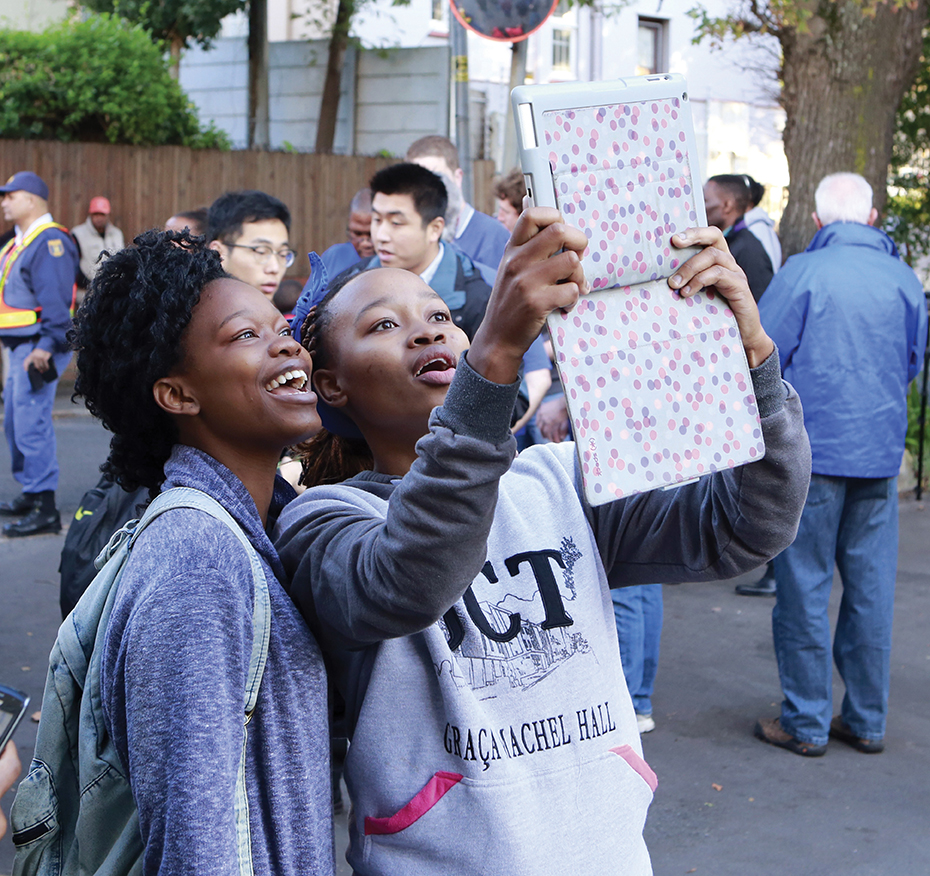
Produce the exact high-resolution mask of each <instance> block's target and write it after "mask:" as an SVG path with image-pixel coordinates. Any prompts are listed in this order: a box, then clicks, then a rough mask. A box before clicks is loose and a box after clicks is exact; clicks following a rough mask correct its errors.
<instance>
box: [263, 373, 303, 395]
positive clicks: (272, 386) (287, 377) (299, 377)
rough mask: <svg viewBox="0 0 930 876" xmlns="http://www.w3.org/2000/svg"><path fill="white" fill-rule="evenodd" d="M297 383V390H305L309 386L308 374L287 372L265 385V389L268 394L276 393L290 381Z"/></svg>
mask: <svg viewBox="0 0 930 876" xmlns="http://www.w3.org/2000/svg"><path fill="white" fill-rule="evenodd" d="M292 380H293V381H295V385H294V388H295V389H301V390H302V389H303V388H304V387H305V386H306V385H307V372H306V371H300V370H298V371H285V372H284V374H279V375H278V376H277V377H273V378H272V379H271V380H269V381H268V383H266V384H265V389H266V390H267V391H268V392H274V390H276V389H277V388H278V387H279V386H284V385H285V384H286V383H289V382H290V381H292Z"/></svg>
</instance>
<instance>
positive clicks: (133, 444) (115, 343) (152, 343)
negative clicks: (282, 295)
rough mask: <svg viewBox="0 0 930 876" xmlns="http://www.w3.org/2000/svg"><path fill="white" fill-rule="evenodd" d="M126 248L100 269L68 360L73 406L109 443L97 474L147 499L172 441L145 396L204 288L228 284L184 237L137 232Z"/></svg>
mask: <svg viewBox="0 0 930 876" xmlns="http://www.w3.org/2000/svg"><path fill="white" fill-rule="evenodd" d="M133 244H134V245H133V246H131V247H127V248H126V249H123V250H120V251H119V252H117V253H114V254H113V255H111V256H110V257H109V258H108V259H107V260H106V261H105V262H103V264H102V265H101V266H100V269H99V270H98V271H97V274H96V276H95V277H94V279H93V282H92V283H91V286H90V289H89V291H88V293H87V296H86V298H85V299H84V301H83V303H82V304H81V307H80V309H79V310H78V312H77V315H76V317H75V320H74V327H73V328H72V329H71V332H70V333H69V335H68V339H69V341H70V343H71V347H72V349H74V350H75V351H76V352H77V370H78V377H77V380H76V381H75V384H74V397H81V398H83V399H84V402H85V404H86V405H87V408H88V410H89V411H90V412H91V413H92V414H93V415H94V416H95V417H98V418H99V419H100V420H101V421H102V422H103V425H104V426H105V427H106V428H107V429H108V430H109V431H111V432H112V433H113V437H112V439H111V440H110V456H109V458H108V459H107V461H106V462H105V463H104V464H103V465H102V466H101V471H102V472H103V473H104V474H105V475H107V476H108V477H110V478H111V479H112V480H114V481H116V482H117V483H118V484H120V486H122V487H123V488H124V489H126V490H135V489H138V488H139V487H148V488H149V490H150V492H151V493H152V495H154V494H155V493H156V492H157V491H158V488H159V487H160V486H161V483H162V482H163V481H164V479H165V471H164V466H165V462H166V461H167V459H168V456H169V455H170V453H171V448H172V446H173V445H174V444H175V443H176V442H177V440H178V431H177V427H176V425H175V423H174V421H173V420H172V418H171V417H170V416H169V415H168V414H167V413H166V412H165V411H164V410H162V409H161V408H160V407H159V406H158V405H157V404H156V403H155V399H154V396H153V395H152V387H153V386H154V385H155V382H156V381H157V380H159V379H160V378H162V377H165V376H167V375H168V374H169V373H170V372H171V371H172V370H173V369H174V368H175V366H176V365H178V363H179V362H180V361H181V357H182V353H183V351H182V347H181V340H182V338H183V335H184V331H185V329H186V328H187V326H188V323H190V321H191V314H192V312H193V310H194V307H195V306H196V305H197V302H198V301H199V300H200V294H201V292H202V291H203V288H204V286H206V285H207V283H209V282H211V281H212V280H218V279H220V278H222V277H226V276H228V274H226V272H225V271H224V270H223V267H222V264H221V262H220V256H219V253H217V252H215V251H214V250H211V249H207V248H206V247H205V245H204V243H203V238H197V239H194V238H192V237H191V235H190V233H189V232H188V231H187V230H186V229H185V230H184V231H181V232H174V231H155V230H152V231H146V232H145V233H143V234H140V235H139V236H138V237H137V238H136V239H135V240H134V241H133Z"/></svg>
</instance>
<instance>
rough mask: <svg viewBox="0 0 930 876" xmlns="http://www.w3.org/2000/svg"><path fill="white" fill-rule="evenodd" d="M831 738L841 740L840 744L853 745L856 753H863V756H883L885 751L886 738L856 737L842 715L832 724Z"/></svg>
mask: <svg viewBox="0 0 930 876" xmlns="http://www.w3.org/2000/svg"><path fill="white" fill-rule="evenodd" d="M830 738H831V739H839V740H840V742H845V743H846V744H847V745H851V746H852V747H853V748H855V749H856V751H861V752H862V753H863V754H881V753H882V752H883V751H884V750H885V740H884V738H882V739H863V738H861V737H860V736H856V734H855V733H853V732H852V730H850V729H849V725H848V724H847V723H846V722H845V721H844V720H843V719H842V717H841V716H840V715H837V716H836V717H835V718H834V719H833V720H832V721H831V722H830Z"/></svg>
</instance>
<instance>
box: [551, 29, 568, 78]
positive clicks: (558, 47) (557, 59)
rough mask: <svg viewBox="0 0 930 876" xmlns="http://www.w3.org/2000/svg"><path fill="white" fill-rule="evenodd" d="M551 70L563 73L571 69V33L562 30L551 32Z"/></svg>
mask: <svg viewBox="0 0 930 876" xmlns="http://www.w3.org/2000/svg"><path fill="white" fill-rule="evenodd" d="M552 69H553V70H559V71H561V72H563V73H568V72H571V69H572V32H571V31H570V30H566V29H564V28H554V29H553V31H552Z"/></svg>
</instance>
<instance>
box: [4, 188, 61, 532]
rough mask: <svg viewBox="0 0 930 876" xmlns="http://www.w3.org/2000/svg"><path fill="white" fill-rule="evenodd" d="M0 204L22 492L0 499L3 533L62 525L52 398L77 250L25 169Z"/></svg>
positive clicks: (7, 391)
mask: <svg viewBox="0 0 930 876" xmlns="http://www.w3.org/2000/svg"><path fill="white" fill-rule="evenodd" d="M0 193H2V195H3V199H2V201H0V208H2V210H3V218H4V219H5V220H6V221H7V222H13V223H15V232H16V236H15V237H14V238H13V239H12V240H11V241H9V242H8V243H7V244H6V246H4V247H3V249H2V250H0V343H2V344H3V346H4V347H6V348H7V349H8V350H9V353H10V357H9V366H10V367H9V373H8V374H7V378H6V385H5V387H4V392H3V430H4V432H5V433H6V439H7V443H8V444H9V446H10V457H11V459H12V462H13V477H14V478H16V480H17V481H19V483H20V485H21V487H22V493H21V494H20V495H19V496H16V497H15V498H14V499H12V500H11V501H9V502H2V503H0V515H5V516H9V517H18V518H20V519H19V520H15V521H12V522H10V523H7V524H6V525H5V526H4V527H3V534H4V535H6V536H8V537H11V538H13V537H17V536H25V535H37V534H38V533H42V532H58V531H60V530H61V517H60V516H59V514H58V510H57V508H56V507H55V489H56V487H57V486H58V459H57V457H56V453H55V431H54V429H53V427H52V403H53V402H54V400H55V388H56V387H57V385H58V375H60V374H62V373H63V372H64V370H65V368H66V367H67V365H68V360H69V359H70V358H71V353H70V351H69V349H68V340H67V333H68V329H69V328H70V326H71V308H72V306H73V304H74V280H75V276H76V274H77V266H78V254H77V247H76V246H75V245H74V241H73V240H72V239H71V236H70V235H69V234H68V230H67V229H66V228H64V227H63V226H62V225H59V224H58V223H56V222H54V221H53V220H52V216H51V214H50V213H49V212H48V186H47V185H46V184H45V183H44V182H43V180H42V179H41V178H40V177H39V176H37V175H36V174H34V173H32V172H31V171H21V172H20V173H17V174H14V175H13V176H12V177H10V179H9V180H8V181H7V183H6V185H4V186H0Z"/></svg>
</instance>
